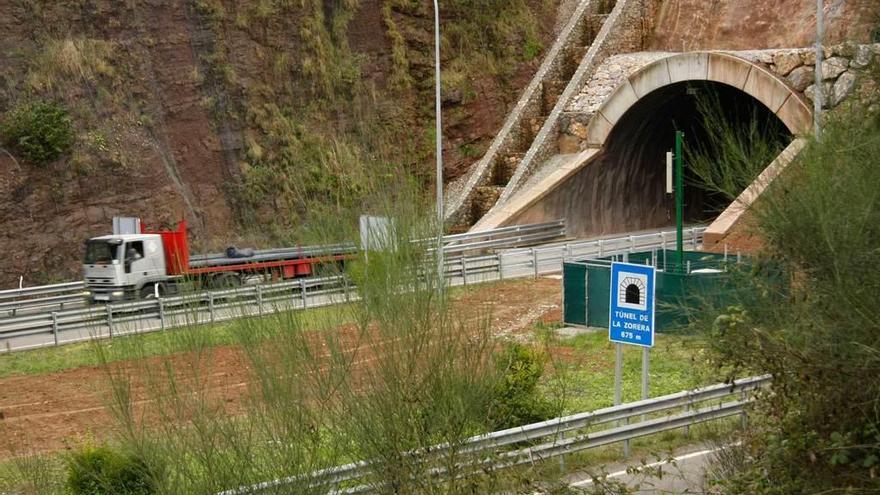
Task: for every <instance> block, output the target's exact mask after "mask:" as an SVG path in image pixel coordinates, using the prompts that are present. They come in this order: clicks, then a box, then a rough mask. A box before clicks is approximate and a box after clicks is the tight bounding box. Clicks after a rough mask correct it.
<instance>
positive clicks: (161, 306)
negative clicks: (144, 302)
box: [156, 297, 165, 332]
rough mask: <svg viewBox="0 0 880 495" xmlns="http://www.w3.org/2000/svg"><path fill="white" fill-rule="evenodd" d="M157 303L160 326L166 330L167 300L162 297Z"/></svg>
mask: <svg viewBox="0 0 880 495" xmlns="http://www.w3.org/2000/svg"><path fill="white" fill-rule="evenodd" d="M156 303H157V304H158V305H159V328H161V329H162V331H163V332H164V331H165V301H163V300H162V298H161V297H160V298H158V299H156Z"/></svg>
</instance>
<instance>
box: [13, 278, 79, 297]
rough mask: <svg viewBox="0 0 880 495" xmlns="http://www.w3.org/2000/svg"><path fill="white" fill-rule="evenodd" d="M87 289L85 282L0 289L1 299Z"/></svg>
mask: <svg viewBox="0 0 880 495" xmlns="http://www.w3.org/2000/svg"><path fill="white" fill-rule="evenodd" d="M84 289H85V283H84V282H66V283H63V284H52V285H38V286H34V287H22V288H21V289H7V290H0V300H7V299H18V298H22V297H31V296H44V295H47V294H58V293H63V292H73V291H82V290H84Z"/></svg>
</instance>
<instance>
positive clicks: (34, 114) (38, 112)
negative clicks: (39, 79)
mask: <svg viewBox="0 0 880 495" xmlns="http://www.w3.org/2000/svg"><path fill="white" fill-rule="evenodd" d="M0 135H2V137H3V141H4V142H5V143H6V144H7V145H8V146H10V147H11V148H13V149H14V150H16V151H17V152H18V153H20V154H21V156H23V157H24V158H25V159H26V160H27V161H29V162H31V163H36V164H44V163H47V162H51V161H52V160H55V159H57V158H58V157H59V156H61V155H62V154H63V153H66V152H67V151H68V150H69V149H70V147H71V146H72V145H73V139H74V134H73V126H72V124H71V121H70V116H69V115H68V113H67V110H65V109H64V108H63V107H61V106H60V105H58V104H57V103H54V102H48V101H37V102H31V103H24V104H20V105H18V106H16V107H15V108H13V109H12V110H10V111H9V112H8V113H7V114H6V117H5V118H4V119H3V122H2V125H0Z"/></svg>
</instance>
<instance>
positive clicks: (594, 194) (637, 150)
mask: <svg viewBox="0 0 880 495" xmlns="http://www.w3.org/2000/svg"><path fill="white" fill-rule="evenodd" d="M701 97H710V98H714V99H715V100H716V101H718V102H719V103H720V105H719V109H718V111H717V114H718V118H723V119H725V120H726V121H727V122H728V123H730V124H731V125H734V126H747V125H750V123H751V121H752V120H753V119H756V120H757V125H758V129H761V130H762V134H763V136H762V137H763V138H768V139H773V140H777V141H778V142H779V143H780V144H781V145H782V146H784V145H785V144H787V143H788V142H789V141H790V140H791V133H790V132H789V130H788V128H787V127H786V126H785V124H784V123H783V122H782V121H781V120H780V119H779V118H778V117H777V116H776V115H775V114H774V113H773V112H771V111H770V110H769V109H768V108H767V107H766V106H764V105H763V104H762V103H761V102H759V101H758V100H756V99H755V98H753V97H752V96H750V95H748V94H746V93H744V92H742V91H740V90H739V89H737V88H734V87H732V86H728V85H725V84H721V83H716V82H711V81H688V82H682V83H676V84H672V85H668V86H664V87H663V88H660V89H658V90H655V91H653V92H652V93H649V94H648V95H646V96H645V97H643V98H641V99H640V100H639V101H638V102H636V103H635V104H634V105H633V106H632V107H631V108H630V109H629V110H628V111H627V112H626V113H625V114H624V115H623V117H621V119H620V120H619V121H618V122H617V123H616V124H615V126H614V129H613V130H612V132H611V134H610V135H609V137H608V140H607V141H606V145H605V148H604V150H603V154H602V156H601V157H600V158H599V159H598V160H597V161H596V162H595V163H593V164H591V165H590V166H589V167H588V169H589V172H587V173H588V175H592V176H593V177H590V178H586V179H587V180H586V181H585V183H587V184H589V183H591V182H592V183H593V184H594V189H593V190H592V191H588V194H587V195H586V196H587V197H585V198H584V199H586V200H587V201H589V202H590V203H591V205H589V207H588V210H587V211H585V212H584V213H585V214H586V215H587V217H588V218H586V219H585V220H586V221H587V222H588V223H589V224H591V228H590V230H592V231H593V232H594V233H610V232H620V231H627V230H638V229H647V228H656V227H664V226H670V225H674V224H675V200H674V196H673V195H670V194H666V192H665V184H666V165H665V154H666V152H667V151H670V150H672V148H673V145H674V139H675V131H676V130H681V131H684V133H685V141H684V144H685V147H695V146H699V145H704V146H703V147H704V148H706V150H707V152H708V154H710V158H711V153H713V151H712V146H705V145H706V144H709V143H710V139H709V133H708V132H707V123H706V122H705V119H704V118H703V116H702V114H701V113H700V111H699V109H698V98H701ZM708 124H709V125H712V122H709V123H708ZM746 145H748V144H747V143H746ZM782 146H781V147H780V151H781V150H782ZM692 149H693V148H692ZM685 156H687V154H685ZM766 165H769V162H768V163H763V164H760V168H763V167H765V166H766ZM701 183H702V181H701V180H700V179H699V178H698V177H697V176H696V175H695V174H694V173H693V170H691V169H690V168H689V167H688V164H687V161H686V162H685V198H684V205H685V207H684V216H685V222H687V223H705V222H708V221H711V220H712V219H714V218H715V217H716V216H718V214H719V213H720V212H721V211H723V209H724V208H726V207H727V206H728V205H729V203H730V200H729V199H727V198H726V197H724V196H723V195H721V194H719V193H717V192H712V191H710V190H707V189H706V188H704V187H701V186H700V184H701Z"/></svg>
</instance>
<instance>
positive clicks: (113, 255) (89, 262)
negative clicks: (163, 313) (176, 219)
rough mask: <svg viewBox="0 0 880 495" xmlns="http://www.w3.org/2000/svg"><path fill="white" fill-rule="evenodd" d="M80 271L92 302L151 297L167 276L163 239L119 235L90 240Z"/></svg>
mask: <svg viewBox="0 0 880 495" xmlns="http://www.w3.org/2000/svg"><path fill="white" fill-rule="evenodd" d="M83 274H84V276H85V283H86V289H87V290H88V291H89V292H90V298H91V300H92V301H120V300H124V299H136V298H139V297H140V298H146V297H150V296H152V295H153V294H155V292H156V290H157V288H158V287H162V285H161V284H162V283H163V282H165V281H166V280H167V279H168V274H167V272H166V269H165V254H164V249H163V246H162V238H161V236H159V235H158V234H122V235H105V236H101V237H94V238H92V239H89V240H88V241H86V255H85V260H84V261H83Z"/></svg>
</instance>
